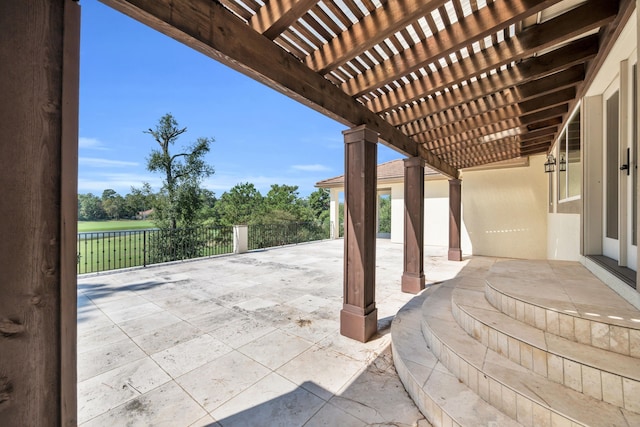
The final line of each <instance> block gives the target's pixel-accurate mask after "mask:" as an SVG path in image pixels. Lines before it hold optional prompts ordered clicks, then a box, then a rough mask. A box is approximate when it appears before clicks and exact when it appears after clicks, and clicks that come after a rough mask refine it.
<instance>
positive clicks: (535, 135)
mask: <svg viewBox="0 0 640 427" xmlns="http://www.w3.org/2000/svg"><path fill="white" fill-rule="evenodd" d="M557 129H558V128H557V126H556V127H555V128H553V127H551V128H546V129H544V130H541V131H532V132H524V133H522V134H518V135H511V136H504V137H502V138H497V139H494V140H490V141H486V142H476V143H474V144H470V145H463V144H458V145H457V146H444V147H442V148H440V149H438V150H436V151H438V155H439V156H440V157H442V158H443V159H448V160H452V159H459V158H460V157H463V158H464V157H465V154H467V153H476V152H480V153H486V152H491V151H492V149H493V148H495V147H501V146H504V145H506V144H511V143H513V144H520V143H522V140H523V138H524V139H526V140H533V139H535V140H537V139H540V138H544V139H546V140H553V137H554V135H555V132H556V131H557Z"/></svg>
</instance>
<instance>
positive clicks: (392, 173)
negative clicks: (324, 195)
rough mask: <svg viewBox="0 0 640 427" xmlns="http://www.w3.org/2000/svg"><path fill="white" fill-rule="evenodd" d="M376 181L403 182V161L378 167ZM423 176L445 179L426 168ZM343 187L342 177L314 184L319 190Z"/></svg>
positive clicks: (393, 161) (391, 162)
mask: <svg viewBox="0 0 640 427" xmlns="http://www.w3.org/2000/svg"><path fill="white" fill-rule="evenodd" d="M377 173H378V181H379V182H380V181H386V182H388V181H399V182H402V181H403V180H404V161H403V159H398V160H392V161H390V162H386V163H382V164H379V165H378V170H377ZM424 175H425V176H428V177H432V178H445V177H444V175H442V174H440V173H439V172H437V171H435V170H433V169H431V168H430V167H428V166H425V168H424ZM343 185H344V175H340V176H336V177H333V178H328V179H325V180H322V181H319V182H317V183H316V187H319V188H331V187H341V186H343Z"/></svg>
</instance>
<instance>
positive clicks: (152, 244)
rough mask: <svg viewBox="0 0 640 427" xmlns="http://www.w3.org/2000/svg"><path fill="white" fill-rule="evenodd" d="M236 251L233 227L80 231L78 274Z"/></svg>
mask: <svg viewBox="0 0 640 427" xmlns="http://www.w3.org/2000/svg"><path fill="white" fill-rule="evenodd" d="M231 252H233V227H197V228H190V229H176V230H172V231H166V230H165V231H163V230H158V229H153V230H131V231H108V232H92V233H78V270H77V271H78V274H83V273H96V272H101V271H108V270H115V269H119V268H128V267H138V266H147V265H150V264H158V263H162V262H169V261H178V260H184V259H191V258H200V257H207V256H213V255H221V254H228V253H231Z"/></svg>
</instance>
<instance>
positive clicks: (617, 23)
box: [561, 0, 636, 127]
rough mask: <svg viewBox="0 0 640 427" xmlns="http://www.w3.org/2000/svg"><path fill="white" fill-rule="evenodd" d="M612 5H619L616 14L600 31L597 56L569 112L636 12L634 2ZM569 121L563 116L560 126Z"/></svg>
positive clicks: (591, 63)
mask: <svg viewBox="0 0 640 427" xmlns="http://www.w3.org/2000/svg"><path fill="white" fill-rule="evenodd" d="M614 3H616V4H618V5H619V8H618V14H617V15H616V18H615V19H614V20H613V22H611V23H609V24H608V25H607V26H606V27H604V28H601V29H600V33H599V36H598V37H599V39H600V47H599V49H598V54H597V55H596V57H595V58H594V59H593V61H591V62H590V63H589V65H588V67H587V73H586V75H585V79H584V82H583V84H582V85H580V87H579V88H578V93H577V96H576V99H575V101H573V102H572V103H570V104H569V111H573V110H574V109H575V107H576V106H577V105H578V102H579V100H580V99H582V97H583V96H584V95H585V93H586V91H587V90H588V89H589V86H591V83H592V82H593V80H594V79H595V78H596V75H597V74H598V72H599V71H600V68H601V67H602V65H603V64H604V62H605V60H606V59H607V57H608V56H609V53H610V52H611V49H613V45H614V44H615V42H616V40H618V37H619V36H620V33H622V30H623V29H624V28H625V26H626V24H627V22H628V21H629V19H630V18H631V15H632V14H633V11H634V10H636V0H619V1H618V0H616V1H614ZM567 120H569V116H568V115H567V116H565V117H564V120H563V122H562V126H561V127H564V126H565V125H566V124H567V123H566V122H567Z"/></svg>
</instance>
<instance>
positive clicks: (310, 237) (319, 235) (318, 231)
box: [248, 222, 329, 250]
mask: <svg viewBox="0 0 640 427" xmlns="http://www.w3.org/2000/svg"><path fill="white" fill-rule="evenodd" d="M248 231H249V250H252V249H262V248H270V247H273V246H283V245H290V244H294V243H303V242H311V241H314V240H322V239H328V238H329V230H328V229H327V228H326V227H323V226H322V225H321V224H319V223H316V222H290V223H283V224H259V225H249V230H248Z"/></svg>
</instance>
